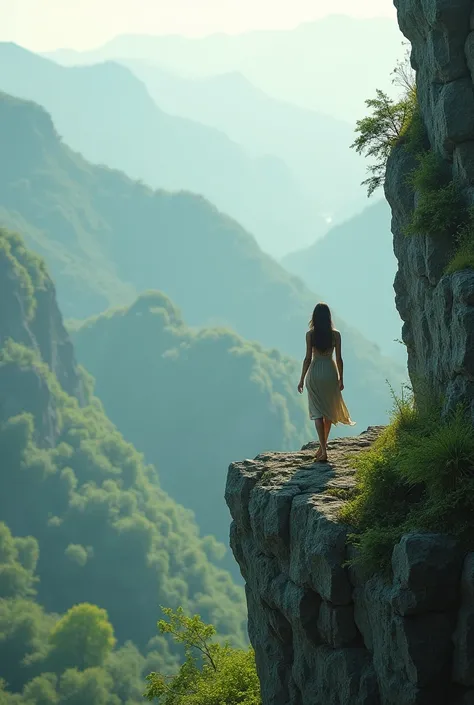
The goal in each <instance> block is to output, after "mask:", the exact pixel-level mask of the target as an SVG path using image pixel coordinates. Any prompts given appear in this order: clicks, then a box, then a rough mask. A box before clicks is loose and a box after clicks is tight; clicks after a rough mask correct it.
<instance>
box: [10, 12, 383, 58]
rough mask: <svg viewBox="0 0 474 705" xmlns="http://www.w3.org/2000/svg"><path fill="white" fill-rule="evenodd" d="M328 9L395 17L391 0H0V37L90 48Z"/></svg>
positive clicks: (291, 23) (271, 22)
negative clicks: (117, 39) (126, 37)
mask: <svg viewBox="0 0 474 705" xmlns="http://www.w3.org/2000/svg"><path fill="white" fill-rule="evenodd" d="M327 14H346V15H355V16H361V17H375V16H381V15H383V16H387V17H394V16H395V11H394V9H393V2H392V0H0V41H13V42H17V43H18V44H21V45H22V46H25V47H28V48H30V49H33V50H35V51H49V50H52V49H58V48H66V47H67V48H72V49H79V50H84V49H93V48H95V47H97V46H99V45H101V44H103V43H105V42H106V41H107V40H109V39H112V38H113V37H114V36H116V35H118V34H132V33H133V34H135V33H137V34H184V35H188V36H202V35H205V34H211V33H213V32H228V33H240V32H245V31H248V30H252V29H289V28H292V27H295V26H296V25H298V24H300V23H301V22H307V21H311V20H315V19H318V18H321V17H324V16H325V15H327Z"/></svg>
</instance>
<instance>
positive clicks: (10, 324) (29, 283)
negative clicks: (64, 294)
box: [0, 228, 86, 444]
mask: <svg viewBox="0 0 474 705" xmlns="http://www.w3.org/2000/svg"><path fill="white" fill-rule="evenodd" d="M0 302H1V305H0V350H1V349H2V347H3V346H4V345H5V343H6V342H7V341H8V340H12V341H14V342H15V343H20V344H22V345H25V346H26V347H28V348H30V349H31V350H34V351H35V352H36V353H37V355H38V358H39V359H41V360H42V361H43V362H45V363H46V364H47V365H48V367H49V368H50V369H51V371H52V372H53V373H54V374H55V375H56V378H57V380H58V381H59V383H60V384H61V387H62V388H63V389H64V391H66V392H67V393H68V394H70V395H71V396H75V397H76V398H77V399H78V401H79V402H80V403H82V402H83V401H84V400H85V394H86V393H85V390H84V385H83V381H82V378H81V376H80V373H79V371H78V368H77V365H76V360H75V356H74V350H73V347H72V344H71V341H70V339H69V335H68V334H67V331H66V329H65V327H64V324H63V320H62V316H61V313H60V311H59V308H58V306H57V303H56V294H55V289H54V285H53V283H52V281H51V279H50V278H49V276H48V274H47V273H46V270H45V268H44V265H43V263H42V261H41V260H40V259H39V258H37V257H35V256H34V255H32V254H31V253H30V252H28V250H26V249H25V247H24V245H23V243H22V240H21V238H19V237H18V236H17V235H15V234H13V233H10V232H8V231H6V230H3V229H1V228H0ZM0 389H1V390H2V393H1V399H0V422H1V421H2V420H4V419H8V418H10V417H12V416H15V415H17V414H20V413H22V412H23V411H28V412H30V413H32V414H33V416H34V417H35V421H36V428H37V430H38V434H39V438H38V440H39V439H40V438H41V439H42V440H43V441H44V442H45V443H46V444H53V442H54V436H55V426H56V418H55V416H56V414H55V409H54V408H53V406H52V404H51V400H50V392H49V390H48V388H47V385H46V384H45V381H44V379H43V378H42V376H41V375H39V374H36V372H35V370H34V368H32V367H31V366H25V367H22V366H18V365H7V364H5V363H4V364H0Z"/></svg>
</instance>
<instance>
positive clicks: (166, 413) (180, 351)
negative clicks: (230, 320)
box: [73, 292, 314, 574]
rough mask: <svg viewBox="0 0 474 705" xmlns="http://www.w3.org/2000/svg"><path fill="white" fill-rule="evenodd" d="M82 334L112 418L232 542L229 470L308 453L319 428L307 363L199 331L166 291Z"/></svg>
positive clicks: (206, 527)
mask: <svg viewBox="0 0 474 705" xmlns="http://www.w3.org/2000/svg"><path fill="white" fill-rule="evenodd" d="M73 340H74V346H75V348H76V350H77V354H78V357H79V360H80V362H81V363H82V364H84V365H85V367H86V368H87V369H88V371H89V372H90V373H91V374H92V375H93V376H94V378H95V379H96V384H97V386H96V391H97V394H98V396H99V397H100V399H101V401H102V402H103V403H104V406H105V410H106V412H107V414H108V416H109V417H110V418H111V419H112V421H113V422H114V423H116V424H117V426H118V428H119V429H120V431H121V432H122V433H123V434H124V436H125V437H126V438H127V439H128V440H130V441H131V442H133V443H134V445H135V446H136V447H137V448H138V449H139V450H141V451H142V452H144V453H145V456H146V458H147V460H149V461H150V462H153V463H155V464H157V466H158V467H159V468H162V470H161V473H160V478H161V482H162V484H163V487H164V489H165V490H167V491H168V492H169V493H170V494H171V495H172V496H173V497H175V498H177V499H178V500H179V501H180V502H182V503H183V504H184V505H185V506H186V507H189V508H190V509H193V510H194V511H195V513H196V519H197V522H198V524H199V527H200V529H201V531H202V532H203V533H205V534H213V535H215V536H216V537H217V539H218V540H219V541H221V542H223V543H226V544H227V541H228V532H229V514H228V511H227V508H226V506H225V504H224V502H223V501H222V497H223V494H224V484H225V473H224V472H223V468H224V469H225V468H226V467H227V466H228V465H229V464H230V462H232V459H233V458H240V457H246V458H253V457H254V456H256V455H257V454H258V453H261V452H262V451H265V450H271V449H274V450H285V449H289V448H294V449H299V448H300V447H301V446H302V445H303V444H304V443H305V442H306V441H307V439H308V438H309V437H310V436H311V434H312V433H314V430H313V429H312V428H311V426H310V424H309V421H308V414H307V410H306V403H305V401H306V400H303V399H302V398H301V397H300V396H299V395H297V394H295V389H294V380H295V379H297V377H298V374H299V369H298V367H299V365H296V364H295V362H294V361H293V360H291V359H289V358H286V357H284V356H283V355H281V353H279V352H278V351H276V350H273V351H267V350H265V349H263V348H262V347H261V346H259V345H258V344H256V343H249V342H246V341H244V340H243V339H242V338H240V337H239V336H237V335H236V334H235V333H232V332H230V331H227V330H223V329H204V330H198V331H193V330H191V329H190V328H188V327H187V326H186V325H185V323H184V322H183V320H182V318H181V316H180V314H179V312H178V311H177V310H176V308H175V307H174V306H173V304H172V303H171V302H170V301H169V299H167V298H166V297H165V296H164V295H163V294H160V293H158V292H150V293H148V294H146V295H143V296H141V297H140V298H139V299H138V300H137V301H136V302H135V303H134V304H133V305H132V306H130V307H129V308H122V309H115V310H111V311H110V312H107V313H105V314H103V315H100V316H98V317H97V318H93V319H91V320H89V321H86V322H85V323H84V324H83V325H82V326H81V327H80V328H79V329H78V330H77V331H75V332H74V335H73ZM210 507H212V511H209V510H210ZM228 561H229V563H228V565H229V568H232V569H233V571H234V572H235V573H236V574H238V568H237V566H236V565H235V563H234V561H233V559H232V557H231V556H230V555H229V556H228ZM226 565H227V563H226Z"/></svg>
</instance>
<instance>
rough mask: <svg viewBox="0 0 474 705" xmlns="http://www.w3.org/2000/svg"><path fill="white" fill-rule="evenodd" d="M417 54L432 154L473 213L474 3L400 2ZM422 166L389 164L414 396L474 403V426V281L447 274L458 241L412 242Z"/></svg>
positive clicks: (400, 157) (445, 237) (398, 151)
mask: <svg viewBox="0 0 474 705" xmlns="http://www.w3.org/2000/svg"><path fill="white" fill-rule="evenodd" d="M394 4H395V7H396V8H397V13H398V22H399V25H400V28H401V30H402V32H403V34H404V35H405V37H406V38H407V39H408V40H409V41H410V42H411V45H412V65H413V67H414V68H415V70H416V74H417V92H418V99H419V103H420V107H421V112H422V116H423V121H424V124H425V127H426V130H427V133H428V138H429V142H430V146H431V148H432V149H433V150H434V151H435V152H436V153H437V154H438V155H440V156H441V157H442V159H443V160H444V161H445V165H446V169H447V170H449V171H450V173H451V175H452V176H453V178H454V179H455V180H456V181H457V182H458V184H459V185H460V187H461V191H462V193H463V198H464V200H465V203H466V205H468V206H469V205H472V204H474V86H473V77H474V11H473V9H474V3H473V2H472V0H394ZM416 164H417V162H416V159H415V157H414V156H413V155H411V154H409V153H408V152H407V150H406V149H405V148H404V146H403V145H399V146H398V147H396V148H395V149H394V151H393V153H392V155H391V157H390V159H389V162H388V167H387V174H386V182H385V193H386V197H387V200H388V201H389V203H390V205H391V208H392V216H393V217H392V232H393V235H394V250H395V255H396V257H397V259H398V263H399V268H398V273H397V276H396V279H395V293H396V305H397V309H398V311H399V313H400V316H401V318H402V320H403V321H404V325H403V331H402V337H403V341H404V342H405V344H406V346H407V351H408V369H409V373H410V378H411V381H412V384H413V387H414V389H415V392H417V391H418V392H419V393H421V392H422V390H423V389H426V386H425V385H426V383H428V388H430V389H431V390H433V391H435V392H436V393H437V394H439V395H441V396H442V397H443V398H444V404H445V411H447V410H449V409H452V408H454V407H455V406H456V405H457V404H458V403H459V402H463V403H467V404H468V406H469V407H470V409H471V414H472V417H473V420H474V272H473V271H472V270H465V271H462V272H458V273H456V274H454V275H451V276H447V275H445V274H444V271H445V269H446V265H447V264H448V262H449V259H450V257H451V255H452V248H453V235H454V233H452V232H445V233H438V234H436V235H433V234H432V233H431V234H430V233H419V234H417V235H416V236H411V237H407V236H406V235H405V234H404V228H405V226H406V224H407V222H408V220H409V218H410V216H411V214H412V212H413V208H414V205H415V202H416V198H417V194H416V193H414V192H413V190H412V187H411V186H410V185H409V184H408V183H407V177H408V175H409V173H410V172H411V171H412V170H413V169H414V167H415V166H416Z"/></svg>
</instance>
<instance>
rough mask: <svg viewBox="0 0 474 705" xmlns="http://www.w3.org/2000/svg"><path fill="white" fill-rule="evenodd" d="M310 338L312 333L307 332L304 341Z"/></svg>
mask: <svg viewBox="0 0 474 705" xmlns="http://www.w3.org/2000/svg"><path fill="white" fill-rule="evenodd" d="M311 336H312V332H311V331H310V330H309V331H308V332H307V333H306V340H309V339H310V338H311Z"/></svg>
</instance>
